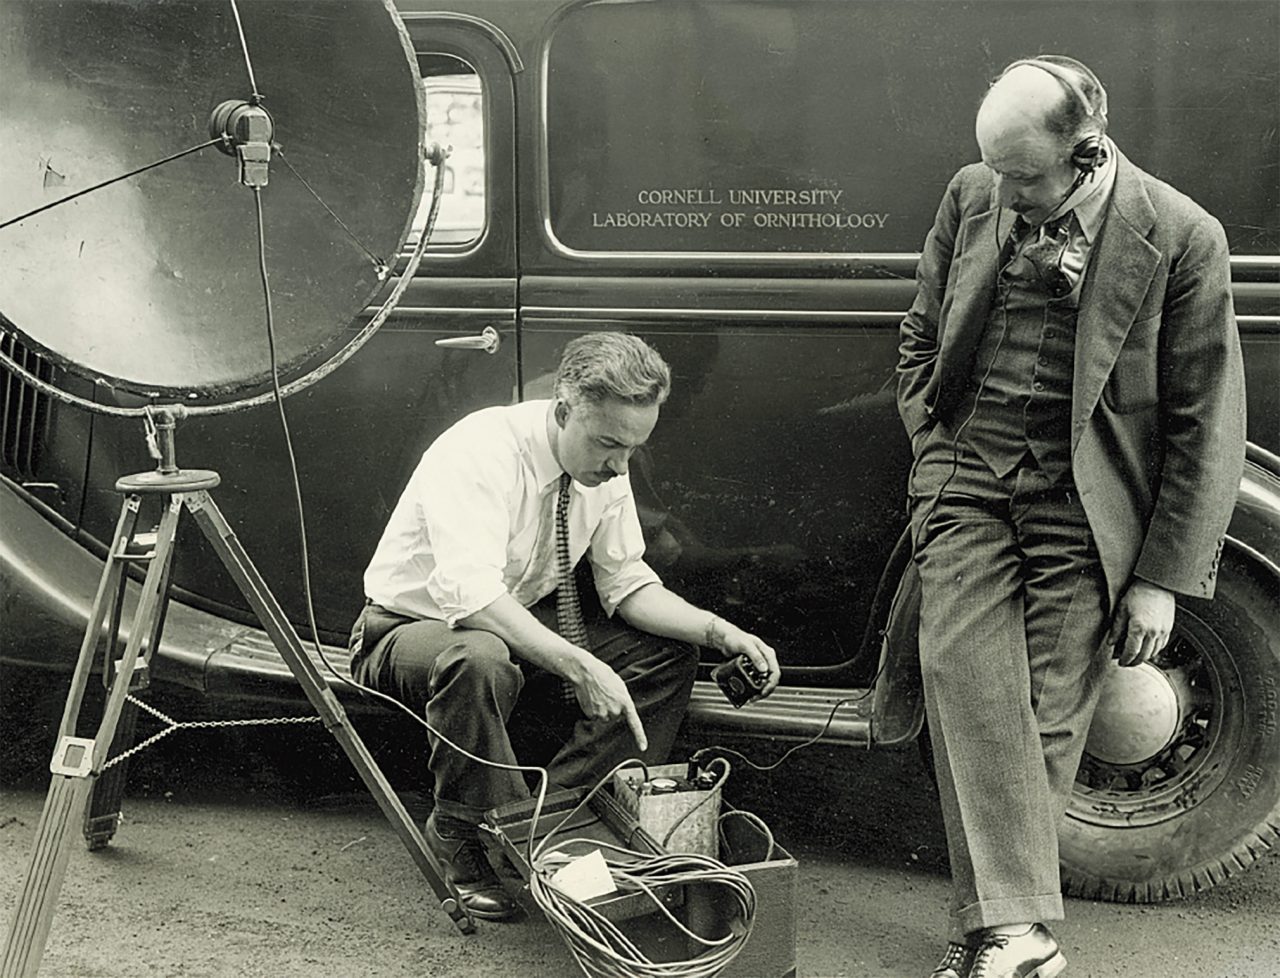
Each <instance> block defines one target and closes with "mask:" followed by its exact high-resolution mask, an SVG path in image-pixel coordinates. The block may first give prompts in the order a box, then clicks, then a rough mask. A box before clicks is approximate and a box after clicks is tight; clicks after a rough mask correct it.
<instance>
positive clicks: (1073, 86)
mask: <svg viewBox="0 0 1280 978" xmlns="http://www.w3.org/2000/svg"><path fill="white" fill-rule="evenodd" d="M1059 57H1061V55H1059ZM1072 60H1073V63H1074V64H1077V65H1080V66H1079V68H1078V69H1077V70H1076V71H1073V70H1072V69H1071V68H1069V67H1067V66H1066V65H1060V64H1058V63H1057V62H1056V61H1049V60H1047V59H1046V56H1044V55H1041V56H1038V57H1035V58H1019V59H1018V60H1017V61H1015V62H1013V63H1012V64H1010V65H1009V66H1008V67H1006V68H1005V69H1004V71H1002V72H1000V75H999V77H1000V78H1003V77H1004V76H1005V75H1007V74H1008V73H1009V72H1010V71H1012V70H1013V69H1014V68H1017V67H1018V66H1019V65H1031V66H1032V67H1033V68H1039V69H1040V70H1041V71H1044V72H1047V73H1048V74H1050V75H1053V77H1054V78H1056V79H1058V81H1060V82H1061V83H1062V84H1063V85H1064V86H1066V88H1067V90H1068V91H1070V92H1071V94H1072V95H1074V96H1075V97H1076V101H1077V102H1079V103H1080V108H1082V109H1084V114H1085V115H1086V116H1088V117H1089V118H1090V119H1092V118H1093V117H1094V116H1100V117H1101V118H1102V121H1103V122H1104V123H1105V122H1106V119H1107V90H1106V89H1105V88H1103V87H1102V82H1100V81H1098V77H1097V76H1096V75H1095V74H1094V73H1093V72H1092V71H1090V70H1089V69H1088V68H1086V67H1085V66H1084V65H1082V64H1080V63H1079V62H1078V61H1074V59H1072ZM1080 77H1087V78H1088V79H1089V80H1090V81H1092V82H1093V83H1094V85H1096V86H1097V88H1098V107H1097V108H1096V109H1095V108H1094V107H1093V105H1092V104H1090V102H1089V99H1088V98H1087V97H1086V96H1085V94H1084V89H1083V88H1081V87H1080V81H1079V78H1080ZM997 80H998V79H997Z"/></svg>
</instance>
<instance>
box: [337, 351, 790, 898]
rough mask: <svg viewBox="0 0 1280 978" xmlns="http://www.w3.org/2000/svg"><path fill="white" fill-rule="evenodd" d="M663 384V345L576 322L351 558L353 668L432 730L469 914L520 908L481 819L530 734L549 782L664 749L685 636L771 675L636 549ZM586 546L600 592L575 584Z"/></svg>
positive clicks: (743, 641) (648, 757)
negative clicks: (489, 849)
mask: <svg viewBox="0 0 1280 978" xmlns="http://www.w3.org/2000/svg"><path fill="white" fill-rule="evenodd" d="M670 388H671V374H670V370H669V369H668V367H667V365H666V363H665V362H664V361H663V360H662V358H661V357H660V356H659V355H658V354H657V352H656V351H654V350H653V349H652V348H650V347H649V346H647V345H646V344H645V343H644V342H643V341H641V340H639V339H637V338H636V337H633V336H629V335H626V334H622V333H592V334H588V335H585V336H582V337H579V338H578V339H575V340H573V341H572V342H570V343H569V344H568V346H567V347H566V348H565V351H564V354H563V356H562V358H561V361H560V365H559V368H558V370H557V373H556V379H555V387H554V392H553V397H552V398H551V399H550V400H539V401H527V402H525V403H522V404H516V405H512V406H509V407H492V408H485V409H483V410H480V411H476V412H474V413H473V414H470V415H468V416H467V417H465V418H463V419H462V420H461V421H459V422H458V423H457V424H455V425H454V426H453V427H452V428H450V429H448V430H447V431H445V432H444V433H443V434H442V435H441V436H440V437H439V438H437V439H436V441H435V442H434V443H433V444H432V445H431V446H430V447H429V448H428V449H427V451H426V452H425V453H424V454H423V456H422V460H421V462H420V463H419V464H418V467H417V469H416V470H415V471H414V473H413V476H412V477H411V478H410V480H409V484H408V485H407V486H406V487H405V490H404V492H403V494H402V495H401V497H400V500H399V502H398V503H397V504H396V507H395V509H394V511H393V512H392V514H391V519H390V521H389V522H388V524H387V527H386V529H385V531H384V532H383V534H382V539H381V540H380V542H379V543H378V547H377V550H376V551H375V553H374V556H373V559H372V560H371V561H370V563H369V567H368V569H367V570H366V571H365V577H364V584H365V593H366V595H367V598H368V603H367V604H366V606H365V608H364V610H363V612H362V613H361V615H360V618H359V619H358V620H357V622H356V624H355V626H354V628H353V630H352V652H353V658H352V665H351V671H352V675H353V676H354V677H355V678H356V679H357V680H358V681H359V682H361V683H364V684H366V685H368V686H371V687H372V688H374V689H377V690H379V691H380V692H383V693H386V694H388V695H390V696H393V697H395V698H397V699H399V700H400V701H401V702H403V703H405V704H406V705H408V706H409V707H410V708H411V709H413V710H415V711H416V712H418V713H420V714H422V715H424V716H425V717H426V719H427V722H428V723H430V724H431V726H432V727H433V728H434V730H435V731H437V732H438V733H439V734H440V735H441V736H440V737H437V736H435V735H432V736H431V738H430V743H431V754H430V759H429V761H428V766H429V768H430V770H431V773H432V775H433V777H434V781H435V806H434V809H433V811H432V813H431V816H430V817H429V818H428V819H427V824H426V827H425V837H426V841H427V844H428V846H430V848H431V849H432V851H433V852H434V853H435V854H436V855H437V856H438V857H439V858H440V859H441V861H443V862H444V863H446V864H447V867H448V868H447V878H448V880H449V882H450V883H451V884H452V885H453V886H454V887H455V888H456V889H457V891H458V892H459V894H460V896H461V898H462V901H463V903H464V904H465V905H466V907H467V909H468V910H469V911H470V912H471V913H472V914H473V915H474V916H476V917H479V918H481V919H485V920H505V919H508V918H510V917H512V916H514V915H515V913H516V905H515V904H514V902H513V901H512V900H511V898H510V897H509V896H508V895H507V894H506V892H505V891H504V890H503V889H502V888H501V886H500V884H499V882H498V879H497V877H496V875H495V874H494V872H493V870H492V868H491V867H490V866H489V864H488V862H487V860H486V858H485V856H484V850H483V846H482V844H481V842H480V840H479V838H478V836H477V828H478V825H479V823H480V821H481V819H482V817H483V815H484V813H485V811H486V810H488V809H490V808H493V807H495V806H497V805H502V804H506V803H508V802H512V801H518V800H521V799H523V798H527V797H528V796H529V790H528V786H527V784H526V782H525V780H524V777H523V775H522V774H521V773H520V772H519V771H518V770H516V769H515V768H514V767H512V765H515V764H517V763H519V761H520V759H522V758H524V757H525V756H527V754H528V753H529V750H526V748H528V749H533V748H536V747H537V746H539V745H541V746H544V747H545V746H546V744H547V743H548V742H550V743H551V745H552V749H551V751H550V753H552V757H551V760H550V761H549V763H548V764H547V770H548V772H549V775H550V786H551V788H552V789H553V790H554V789H557V788H574V787H580V786H584V785H591V784H594V783H595V782H596V781H598V780H599V779H600V778H601V777H603V776H604V775H606V774H607V773H608V772H609V771H610V770H611V769H612V768H613V767H614V766H615V765H617V764H618V763H620V762H621V761H623V760H626V759H627V758H629V757H637V756H638V757H640V758H641V759H643V760H644V761H645V762H646V763H648V764H658V763H662V762H663V761H664V760H665V758H666V755H667V753H668V751H669V750H670V748H671V744H672V742H673V740H674V738H675V734H676V730H677V728H678V727H679V725H680V721H681V719H682V718H683V716H684V714H685V710H686V708H687V706H688V702H689V694H690V691H691V689H692V686H693V679H694V672H695V669H696V667H697V661H698V655H697V646H698V645H708V646H712V647H715V648H717V649H719V650H720V651H722V652H723V653H724V654H725V655H726V656H727V657H732V656H736V655H738V654H739V653H743V654H746V655H747V656H748V658H749V659H750V660H751V663H752V665H753V666H754V667H755V668H756V669H757V670H758V671H760V672H761V673H764V674H767V676H768V681H767V683H766V685H765V687H764V690H763V693H764V694H765V695H768V694H769V693H770V692H772V691H773V689H774V687H775V686H776V685H777V683H778V679H779V668H778V662H777V658H776V656H775V654H774V651H773V649H772V648H770V647H769V646H768V645H766V644H765V643H764V642H762V641H761V640H760V639H759V638H757V637H756V636H754V635H750V634H748V633H747V632H744V631H742V630H741V629H739V628H737V627H735V626H734V625H732V624H730V623H729V622H727V621H725V620H724V619H722V618H720V617H718V616H716V615H714V614H712V613H710V612H708V611H703V610H701V609H699V608H696V607H694V606H693V605H691V604H689V603H688V602H686V601H684V600H683V599H682V598H680V597H678V596H677V595H676V594H674V593H672V592H671V591H669V590H667V589H666V588H665V587H664V586H663V584H662V582H661V581H660V580H659V579H658V576H657V575H656V574H655V573H654V572H653V571H652V570H651V569H650V568H649V566H648V565H647V564H646V563H645V562H644V559H643V558H644V542H643V540H642V538H641V534H640V523H639V520H638V518H637V515H636V502H635V498H634V497H633V495H632V491H631V484H630V482H629V480H628V478H627V465H628V462H629V460H630V458H631V455H632V453H633V452H634V451H635V450H636V449H637V448H638V447H640V446H641V445H643V444H644V443H645V441H646V440H647V439H648V437H649V435H650V433H651V432H652V431H653V428H654V425H655V424H656V423H657V420H658V413H659V410H660V407H661V405H662V404H663V402H664V401H665V400H666V398H667V395H668V393H669V392H670ZM583 556H585V557H586V558H587V561H588V562H589V564H590V569H591V572H592V575H593V578H594V582H595V591H596V594H597V595H598V598H599V601H598V608H597V607H596V604H597V603H596V602H593V601H580V600H579V595H578V591H577V587H576V584H575V578H574V568H575V566H576V565H577V564H578V562H579V560H580V559H581V558H582V557H583ZM584 610H585V611H586V613H585V614H584ZM442 738H448V739H449V740H450V741H452V742H453V744H455V745H457V747H460V748H462V749H464V750H465V751H468V752H470V753H471V754H473V755H475V756H476V757H480V758H484V759H485V760H488V761H492V762H496V763H497V764H501V765H506V767H494V766H490V765H488V764H482V763H479V762H477V761H476V760H473V759H472V758H469V757H468V756H466V754H464V753H463V752H462V751H460V750H457V749H455V748H454V747H452V746H450V745H449V744H447V743H445V742H444V740H443V739H442ZM517 748H518V749H517Z"/></svg>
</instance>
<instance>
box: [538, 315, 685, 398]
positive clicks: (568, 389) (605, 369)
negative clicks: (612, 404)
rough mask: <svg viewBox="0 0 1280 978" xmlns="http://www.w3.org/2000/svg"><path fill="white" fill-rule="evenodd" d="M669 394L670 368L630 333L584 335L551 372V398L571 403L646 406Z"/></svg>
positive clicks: (645, 344) (575, 341)
mask: <svg viewBox="0 0 1280 978" xmlns="http://www.w3.org/2000/svg"><path fill="white" fill-rule="evenodd" d="M670 393H671V368H670V367H668V366H667V364H666V361H665V360H663V359H662V357H661V356H659V355H658V351H657V350H655V349H653V347H651V346H649V344H647V343H645V341H644V340H642V339H640V338H639V337H637V336H632V335H631V334H629V333H587V334H585V335H584V336H579V337H577V338H576V339H574V340H571V341H570V342H569V344H568V345H567V346H566V347H565V348H564V353H563V354H561V356H560V367H559V369H557V370H556V382H555V396H556V397H558V398H560V399H561V400H563V401H567V402H568V403H570V404H576V403H578V402H580V401H590V402H592V403H598V402H600V401H603V400H606V399H610V398H611V399H613V400H617V401H625V402H627V403H629V404H635V405H639V406H642V407H647V406H649V405H650V404H662V403H663V402H664V401H665V400H666V399H667V395H668V394H670Z"/></svg>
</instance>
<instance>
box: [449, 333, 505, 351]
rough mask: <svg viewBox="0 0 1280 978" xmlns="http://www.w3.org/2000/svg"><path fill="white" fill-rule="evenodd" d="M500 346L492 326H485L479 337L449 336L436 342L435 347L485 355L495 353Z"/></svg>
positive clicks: (498, 338) (500, 340) (498, 337)
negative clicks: (482, 351) (481, 352)
mask: <svg viewBox="0 0 1280 978" xmlns="http://www.w3.org/2000/svg"><path fill="white" fill-rule="evenodd" d="M501 345H502V337H501V336H499V335H498V331H497V330H496V329H494V328H493V327H492V326H486V327H485V328H484V330H483V331H482V332H481V333H480V335H479V336H450V337H449V338H447V339H443V340H436V346H446V347H449V348H450V349H454V350H484V352H485V353H490V354H492V353H497V352H498V347H499V346H501Z"/></svg>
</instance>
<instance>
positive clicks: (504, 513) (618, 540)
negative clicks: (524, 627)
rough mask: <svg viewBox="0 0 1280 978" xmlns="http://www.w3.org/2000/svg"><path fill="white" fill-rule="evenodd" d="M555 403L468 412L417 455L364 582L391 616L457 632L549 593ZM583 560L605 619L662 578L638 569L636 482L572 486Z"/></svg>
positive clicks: (572, 529)
mask: <svg viewBox="0 0 1280 978" xmlns="http://www.w3.org/2000/svg"><path fill="white" fill-rule="evenodd" d="M550 403H551V402H550V401H546V400H538V401H526V402H524V403H522V404H516V405H512V406H509V407H492V408H484V409H483V410H480V411H476V412H474V413H472V414H469V415H467V416H466V417H465V418H463V419H462V420H461V421H459V422H458V423H457V424H455V425H453V427H451V428H449V429H448V430H447V431H445V432H444V433H443V434H442V435H440V437H439V438H437V439H436V440H435V441H434V442H433V443H432V445H431V447H430V448H428V449H427V450H426V452H424V453H423V455H422V460H421V461H420V462H419V463H418V466H417V468H416V469H415V470H414V473H413V475H412V476H411V477H410V479H409V484H408V485H407V486H406V487H405V489H404V492H403V493H402V494H401V496H400V500H399V502H397V503H396V506H395V509H394V510H393V511H392V513H391V518H390V520H389V521H388V522H387V527H386V529H385V530H384V531H383V533H382V539H381V540H380V541H379V542H378V547H377V549H376V550H375V551H374V554H373V559H372V560H371V561H370V562H369V566H368V569H367V570H366V571H365V574H364V587H365V594H366V595H367V596H368V597H369V599H370V600H371V601H373V602H375V603H376V604H379V605H381V606H382V607H384V608H386V609H387V610H388V611H393V612H396V613H397V614H402V615H409V616H412V617H415V618H436V619H443V620H444V621H446V622H448V623H449V625H451V626H454V625H456V624H457V623H458V621H459V620H460V619H462V618H466V617H467V616H468V615H471V614H473V613H475V612H477V611H479V610H481V609H482V608H485V607H487V606H488V605H490V604H492V603H493V601H495V600H496V599H497V598H499V597H500V596H501V595H502V594H503V593H504V592H507V593H510V594H511V595H512V596H513V597H514V598H515V599H516V600H517V601H519V602H520V603H521V604H522V605H524V606H525V607H526V608H527V607H529V606H530V605H533V604H535V603H536V602H538V601H540V600H541V599H542V598H544V597H546V596H547V595H548V594H550V593H551V592H552V591H554V590H555V588H556V559H555V497H556V490H557V484H558V482H559V479H560V473H561V468H560V465H559V464H558V463H557V462H556V459H555V456H554V455H553V454H552V451H551V443H550V441H549V440H548V437H547V411H548V408H549V406H550ZM583 554H586V555H587V557H588V559H589V560H590V562H591V566H592V570H593V572H594V576H595V586H596V591H597V593H598V594H599V595H600V602H601V604H602V605H603V606H604V610H605V612H606V613H608V614H610V615H612V614H613V612H614V610H615V609H616V608H617V607H618V604H619V603H620V602H621V601H622V600H623V599H624V598H626V597H627V595H629V594H632V593H633V592H635V591H637V590H638V589H640V588H642V587H644V586H645V585H647V584H653V583H658V581H659V578H658V575H657V574H655V573H654V572H653V570H652V569H651V568H650V567H649V565H648V564H646V563H645V562H644V559H643V557H644V538H643V537H642V536H641V533H640V520H639V517H638V516H637V514H636V502H635V497H634V496H633V495H632V492H631V482H630V480H629V478H628V477H627V476H625V475H621V476H617V477H615V478H613V479H610V480H608V481H607V482H604V483H602V484H601V485H599V486H594V487H588V486H584V485H581V484H580V483H577V482H574V483H573V484H572V486H571V488H570V502H569V556H570V558H571V560H572V561H573V562H574V563H575V564H576V563H577V562H578V560H579V559H580V558H581V557H582V556H583Z"/></svg>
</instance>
